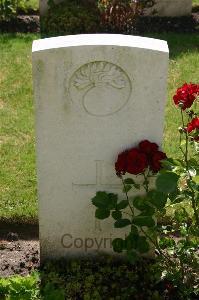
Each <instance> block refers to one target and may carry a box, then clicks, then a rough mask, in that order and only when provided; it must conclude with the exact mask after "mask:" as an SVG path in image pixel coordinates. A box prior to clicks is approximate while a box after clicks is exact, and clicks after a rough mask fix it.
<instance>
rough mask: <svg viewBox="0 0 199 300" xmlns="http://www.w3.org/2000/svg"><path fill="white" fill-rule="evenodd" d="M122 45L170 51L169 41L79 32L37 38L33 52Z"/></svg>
mask: <svg viewBox="0 0 199 300" xmlns="http://www.w3.org/2000/svg"><path fill="white" fill-rule="evenodd" d="M103 45H104V46H114V45H115V46H120V47H133V48H142V49H145V48H146V49H147V50H155V51H161V52H169V49H168V45H167V42H166V41H164V40H158V39H153V38H146V37H140V36H130V35H122V34H79V35H68V36H59V37H53V38H46V39H40V40H35V41H34V42H33V48H32V52H38V51H44V50H50V49H57V48H67V47H77V46H103Z"/></svg>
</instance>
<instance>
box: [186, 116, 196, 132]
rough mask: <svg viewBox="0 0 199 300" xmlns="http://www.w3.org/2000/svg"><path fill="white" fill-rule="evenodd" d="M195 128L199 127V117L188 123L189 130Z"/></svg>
mask: <svg viewBox="0 0 199 300" xmlns="http://www.w3.org/2000/svg"><path fill="white" fill-rule="evenodd" d="M195 129H199V118H198V117H196V118H194V119H193V120H191V122H189V123H188V125H187V131H188V132H189V133H190V132H192V131H193V130H195Z"/></svg>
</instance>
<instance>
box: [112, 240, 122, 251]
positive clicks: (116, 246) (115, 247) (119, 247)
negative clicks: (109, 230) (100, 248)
mask: <svg viewBox="0 0 199 300" xmlns="http://www.w3.org/2000/svg"><path fill="white" fill-rule="evenodd" d="M112 246H113V250H114V251H115V252H117V253H121V252H122V250H123V249H124V240H123V239H120V238H117V239H114V240H113V241H112Z"/></svg>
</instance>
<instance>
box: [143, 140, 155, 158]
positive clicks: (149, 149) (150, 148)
mask: <svg viewBox="0 0 199 300" xmlns="http://www.w3.org/2000/svg"><path fill="white" fill-rule="evenodd" d="M139 149H140V150H141V151H142V152H143V153H145V154H146V155H147V156H151V155H152V154H153V153H154V152H156V151H157V150H158V145H157V144H156V143H151V142H149V141H148V140H144V141H142V142H140V143H139Z"/></svg>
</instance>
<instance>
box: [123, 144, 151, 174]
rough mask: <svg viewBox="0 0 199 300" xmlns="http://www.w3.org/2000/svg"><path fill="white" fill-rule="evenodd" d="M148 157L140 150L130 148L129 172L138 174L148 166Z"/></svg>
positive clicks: (128, 157)
mask: <svg viewBox="0 0 199 300" xmlns="http://www.w3.org/2000/svg"><path fill="white" fill-rule="evenodd" d="M147 166H148V163H147V158H146V155H145V154H144V153H142V152H141V151H140V150H138V149H136V148H133V149H131V150H129V152H128V155H127V172H128V173H130V174H133V175H138V174H140V173H142V172H144V170H145V169H146V168H147Z"/></svg>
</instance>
